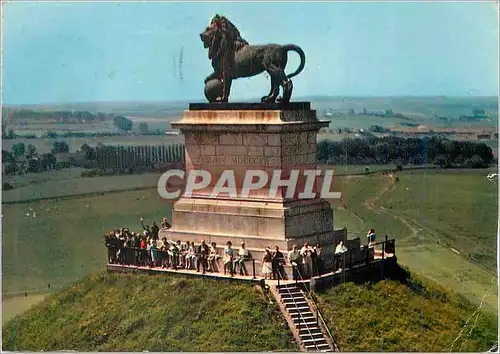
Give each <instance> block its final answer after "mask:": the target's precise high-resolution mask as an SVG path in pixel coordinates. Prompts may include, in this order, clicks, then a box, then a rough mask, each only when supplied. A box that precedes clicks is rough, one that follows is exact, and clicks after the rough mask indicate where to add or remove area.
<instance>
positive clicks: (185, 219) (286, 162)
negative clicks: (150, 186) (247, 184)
mask: <svg viewBox="0 0 500 354" xmlns="http://www.w3.org/2000/svg"><path fill="white" fill-rule="evenodd" d="M328 124H329V122H327V121H319V120H318V119H317V118H316V112H315V111H314V110H311V109H310V104H309V103H308V102H298V103H289V104H285V105H280V104H273V105H261V104H242V103H239V104H238V103H235V104H231V103H226V104H214V103H211V104H191V105H190V110H188V111H186V112H185V113H184V116H183V119H182V120H181V121H180V122H177V123H172V127H174V128H178V129H180V130H181V132H182V134H183V135H184V137H185V157H186V163H185V165H186V172H188V173H189V171H191V170H205V171H209V172H210V174H211V176H212V180H211V182H210V183H209V185H208V187H207V188H205V189H203V190H197V191H193V193H192V194H190V195H189V196H184V197H181V198H180V199H179V200H178V201H177V202H176V203H175V204H174V209H173V212H172V228H171V229H169V230H163V231H161V232H160V237H167V238H168V239H172V240H181V241H194V242H195V243H200V242H201V241H202V240H204V241H205V242H206V243H210V242H216V243H217V245H218V247H220V248H223V247H225V245H226V242H227V241H231V242H232V244H233V247H234V248H235V249H238V248H239V246H240V243H241V242H243V241H244V242H245V243H246V245H247V247H248V248H249V250H250V252H251V253H252V256H253V258H255V259H257V260H259V261H260V260H261V259H262V255H263V252H264V250H265V248H266V247H272V248H274V246H275V245H278V246H279V247H280V249H281V250H282V252H283V253H284V254H286V253H287V251H288V250H290V249H291V248H292V246H293V245H294V244H297V245H299V246H301V245H302V244H303V243H304V242H306V241H307V242H309V243H312V244H316V243H320V244H321V245H323V246H325V245H327V244H328V245H329V246H331V245H332V244H333V242H334V233H333V210H332V208H331V206H330V203H329V202H327V201H325V200H323V199H321V198H319V197H316V198H311V199H299V198H298V193H299V192H302V191H303V190H304V189H303V186H304V183H305V181H304V180H301V181H300V182H299V186H298V187H297V190H296V191H295V193H294V194H293V195H287V188H286V187H280V188H278V193H277V195H275V196H272V195H270V194H269V189H270V188H269V187H270V182H271V177H272V173H273V171H275V170H280V171H281V178H282V179H287V178H288V177H289V173H290V171H291V170H294V169H297V170H299V171H301V172H302V171H303V170H305V169H315V168H316V135H317V132H318V130H319V129H320V128H321V127H325V126H328ZM252 169H253V170H262V171H265V172H266V173H267V174H268V176H269V177H270V178H269V181H268V183H266V184H265V185H264V186H263V187H262V188H260V189H258V190H254V191H251V192H250V194H249V195H248V196H247V197H241V196H240V191H241V188H242V182H243V181H244V178H245V173H246V172H247V171H248V170H252ZM228 170H231V171H234V176H235V182H236V189H237V191H238V195H237V196H234V195H233V196H230V195H227V194H225V195H224V194H219V195H218V196H217V198H211V197H210V196H209V195H210V193H211V191H212V188H211V187H213V186H214V185H215V184H216V182H217V181H218V180H219V177H220V176H221V175H222V174H223V173H225V172H226V171H228ZM318 191H319V187H318V184H315V185H314V186H313V190H312V192H313V194H315V195H316V196H318V195H319V193H318ZM328 248H331V247H328ZM325 250H326V248H325Z"/></svg>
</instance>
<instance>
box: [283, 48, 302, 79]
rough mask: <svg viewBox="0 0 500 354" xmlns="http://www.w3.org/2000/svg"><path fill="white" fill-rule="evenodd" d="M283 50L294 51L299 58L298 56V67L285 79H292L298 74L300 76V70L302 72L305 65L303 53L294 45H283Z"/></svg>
mask: <svg viewBox="0 0 500 354" xmlns="http://www.w3.org/2000/svg"><path fill="white" fill-rule="evenodd" d="M283 49H284V50H285V51H287V52H288V51H294V52H296V53H297V54H298V55H299V56H300V65H299V67H298V68H297V70H295V71H294V72H293V73H291V74H289V75H287V76H286V77H287V78H289V79H290V78H292V77H294V76H297V75H298V74H300V72H301V71H302V70H304V66H305V65H306V55H305V53H304V51H303V50H302V49H301V48H300V47H299V46H296V45H294V44H287V45H284V46H283Z"/></svg>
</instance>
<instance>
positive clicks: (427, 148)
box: [316, 136, 494, 168]
mask: <svg viewBox="0 0 500 354" xmlns="http://www.w3.org/2000/svg"><path fill="white" fill-rule="evenodd" d="M316 154H317V159H318V162H321V163H329V164H337V165H347V164H349V165H350V164H352V165H361V164H362V165H369V164H388V163H395V164H401V165H406V164H414V165H427V164H434V165H438V166H440V167H443V168H451V167H466V168H482V167H488V166H489V165H490V164H491V163H492V162H493V160H494V156H493V152H492V150H491V148H490V147H489V146H487V145H486V144H484V143H476V142H469V141H456V140H449V139H446V138H441V137H430V138H427V137H425V138H422V139H421V138H400V137H381V138H376V137H373V136H370V137H368V138H365V139H344V140H342V141H331V140H323V141H320V142H319V143H318V146H317V150H316Z"/></svg>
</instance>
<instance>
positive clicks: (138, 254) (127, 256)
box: [107, 246, 257, 279]
mask: <svg viewBox="0 0 500 354" xmlns="http://www.w3.org/2000/svg"><path fill="white" fill-rule="evenodd" d="M107 248H108V262H109V264H119V265H129V266H139V267H140V266H143V267H147V266H150V267H162V268H171V269H174V270H178V269H186V270H195V269H199V268H200V267H201V268H202V274H205V272H206V266H207V265H208V268H210V266H209V256H210V255H204V254H200V253H196V254H195V255H194V256H195V257H194V258H193V263H191V266H190V267H189V268H181V267H179V260H180V259H181V258H183V265H184V267H185V266H186V260H185V258H186V256H187V254H181V253H174V254H172V255H171V254H169V253H168V252H167V251H164V250H163V251H160V250H156V251H155V252H156V254H157V257H156V261H157V263H156V264H153V262H152V258H151V250H148V249H146V248H138V247H116V246H107ZM118 251H120V253H119V254H118ZM166 260H168V262H167V263H168V266H167V265H165V263H163V261H166ZM250 261H251V262H252V279H257V276H256V271H255V259H254V258H248V259H246V260H245V262H250ZM215 262H216V263H217V265H219V264H218V263H219V261H218V260H217V259H216V260H215ZM235 262H237V260H232V261H231V263H230V265H229V266H230V267H231V271H233V270H235V268H234V263H235ZM158 264H159V265H158ZM217 268H218V269H219V272H215V271H213V273H221V272H220V267H219V266H218V267H217ZM224 268H225V267H224ZM225 270H226V269H224V273H225ZM247 276H250V275H247Z"/></svg>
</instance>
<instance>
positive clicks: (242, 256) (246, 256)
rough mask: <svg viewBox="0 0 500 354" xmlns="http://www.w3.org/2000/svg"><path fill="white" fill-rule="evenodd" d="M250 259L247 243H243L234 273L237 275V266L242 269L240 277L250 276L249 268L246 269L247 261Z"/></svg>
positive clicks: (235, 263)
mask: <svg viewBox="0 0 500 354" xmlns="http://www.w3.org/2000/svg"><path fill="white" fill-rule="evenodd" d="M249 258H250V253H248V249H247V248H246V247H245V242H242V243H241V247H240V249H239V250H238V260H237V261H236V262H234V269H233V273H234V274H236V265H238V266H239V268H240V275H248V272H247V268H246V267H245V261H247V260H248V259H249Z"/></svg>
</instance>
